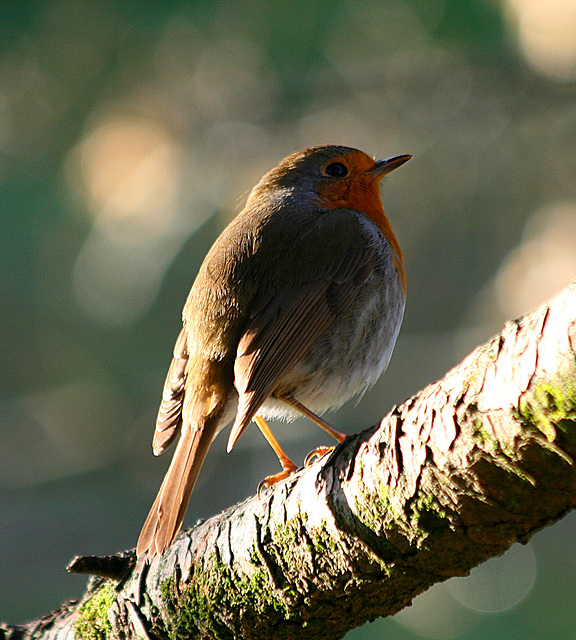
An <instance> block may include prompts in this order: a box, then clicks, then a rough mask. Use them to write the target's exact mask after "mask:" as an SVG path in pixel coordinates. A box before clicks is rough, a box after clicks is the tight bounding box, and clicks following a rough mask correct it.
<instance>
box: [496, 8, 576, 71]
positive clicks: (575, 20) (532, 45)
mask: <svg viewBox="0 0 576 640" xmlns="http://www.w3.org/2000/svg"><path fill="white" fill-rule="evenodd" d="M507 4H508V7H509V11H510V14H511V18H512V22H513V23H514V29H515V31H516V34H517V38H518V41H519V44H520V48H521V51H522V53H523V54H524V56H525V58H526V61H527V62H528V64H529V65H530V66H531V67H533V68H534V69H535V70H536V71H537V72H539V73H541V74H543V75H545V76H547V77H549V78H551V79H553V80H560V81H563V82H570V81H573V80H576V3H574V1H573V0H507Z"/></svg>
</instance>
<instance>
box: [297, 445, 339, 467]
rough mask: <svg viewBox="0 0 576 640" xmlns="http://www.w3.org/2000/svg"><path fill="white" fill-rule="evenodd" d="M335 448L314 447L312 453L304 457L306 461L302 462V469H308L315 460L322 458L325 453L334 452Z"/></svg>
mask: <svg viewBox="0 0 576 640" xmlns="http://www.w3.org/2000/svg"><path fill="white" fill-rule="evenodd" d="M335 448H336V447H316V449H314V451H310V453H309V454H308V455H307V456H306V460H304V468H305V469H308V467H309V466H310V465H311V464H312V463H313V462H314V460H315V458H322V456H325V455H326V454H327V453H331V452H332V451H334V449H335Z"/></svg>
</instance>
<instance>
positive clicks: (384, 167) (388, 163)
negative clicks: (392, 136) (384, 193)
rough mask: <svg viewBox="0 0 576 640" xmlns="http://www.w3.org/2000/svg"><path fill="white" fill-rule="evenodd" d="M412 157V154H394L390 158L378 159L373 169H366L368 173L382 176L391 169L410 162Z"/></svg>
mask: <svg viewBox="0 0 576 640" xmlns="http://www.w3.org/2000/svg"><path fill="white" fill-rule="evenodd" d="M410 158H412V156H409V155H403V156H394V157H393V158H388V160H377V161H376V163H375V164H374V166H373V167H372V169H368V171H366V174H367V175H369V176H378V177H379V178H382V177H384V176H385V175H387V174H389V173H390V172H391V171H394V169H398V167H401V166H402V165H403V164H404V163H405V162H408V160H410Z"/></svg>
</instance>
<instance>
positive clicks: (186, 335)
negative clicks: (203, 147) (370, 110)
mask: <svg viewBox="0 0 576 640" xmlns="http://www.w3.org/2000/svg"><path fill="white" fill-rule="evenodd" d="M411 158H412V156H411V155H398V156H394V157H391V158H388V159H387V160H375V159H374V158H373V157H371V156H370V155H368V154H366V153H364V152H363V151H360V150H358V149H354V148H351V147H345V146H337V145H322V146H315V147H310V148H307V149H304V150H301V151H298V152H296V153H293V154H291V155H289V156H288V157H286V158H285V159H284V160H282V161H281V162H280V163H279V164H278V165H277V166H276V167H275V168H273V169H271V170H270V171H269V172H268V173H266V174H265V175H264V176H263V177H262V178H261V180H260V181H259V182H258V183H257V184H256V186H255V187H254V188H253V189H252V191H251V192H250V194H249V196H248V198H247V201H246V204H245V206H244V208H243V209H242V211H241V212H240V213H239V214H238V215H237V216H236V217H235V218H234V219H233V220H232V222H230V224H229V225H228V226H227V227H226V228H225V229H224V231H223V232H222V233H221V235H220V236H219V237H218V238H217V240H216V241H215V243H214V245H213V246H212V248H211V249H210V251H209V252H208V254H207V255H206V258H205V259H204V261H203V263H202V265H201V267H200V269H199V272H198V275H197V277H196V279H195V281H194V283H193V285H192V288H191V290H190V293H189V295H188V298H187V300H186V303H185V306H184V310H183V313H182V320H183V322H182V330H181V332H180V334H179V336H178V339H177V340H176V344H175V347H174V352H173V359H172V362H171V364H170V367H169V370H168V374H167V377H166V382H165V384H164V389H163V393H162V401H161V404H160V408H159V411H158V418H157V422H156V428H155V432H154V437H153V443H152V446H153V453H154V454H155V455H160V454H161V453H162V452H164V451H165V450H166V449H167V448H168V447H169V446H170V445H171V444H172V442H173V441H174V440H175V439H176V438H177V437H178V442H177V444H176V448H175V451H174V454H173V458H172V461H171V463H170V466H169V468H168V471H167V472H166V475H165V477H164V480H163V482H162V485H161V487H160V490H159V492H158V495H157V497H156V500H155V502H154V503H153V505H152V508H151V509H150V512H149V514H148V517H147V519H146V521H145V523H144V526H143V528H142V531H141V533H140V536H139V539H138V543H137V547H136V554H137V557H138V559H139V562H140V561H144V562H149V561H151V560H153V559H154V558H155V557H157V556H159V555H161V554H162V553H164V552H165V551H166V550H167V549H168V548H169V547H170V545H171V544H172V542H173V540H174V538H175V537H176V535H177V533H178V532H179V530H180V528H181V526H182V521H183V518H184V514H185V511H186V509H187V505H188V502H189V499H190V495H191V492H192V490H193V488H194V485H195V483H196V480H197V478H198V474H199V472H200V468H201V467H202V464H203V462H204V460H205V457H206V454H207V453H208V450H209V448H210V445H211V444H212V442H213V440H214V438H215V437H216V435H217V434H218V433H219V432H220V431H221V430H222V429H223V428H224V427H226V426H227V425H228V424H230V423H232V428H231V431H230V434H229V437H228V444H227V451H228V452H230V451H231V450H232V448H233V447H234V445H235V443H236V442H237V440H238V438H239V437H240V435H241V434H242V432H243V431H244V429H245V428H246V427H247V425H248V424H249V423H250V422H251V421H252V420H254V422H256V424H257V426H258V427H259V428H260V430H261V431H262V433H263V435H264V436H265V438H266V439H267V440H268V442H269V443H270V445H271V446H272V448H273V450H274V451H275V453H276V455H277V456H278V459H279V461H280V463H281V465H282V471H280V472H279V473H277V474H274V475H272V476H269V477H267V478H265V479H264V480H263V481H262V483H261V486H260V488H259V491H258V493H259V494H260V490H261V488H262V487H269V486H272V485H273V484H275V483H276V482H279V481H281V480H282V479H284V478H286V477H287V476H289V475H290V474H291V473H292V472H294V471H295V470H296V468H297V467H296V464H295V463H294V462H292V460H290V458H289V457H288V456H287V455H286V454H285V453H284V451H283V450H282V448H281V446H280V444H279V443H278V441H277V440H276V438H275V437H274V435H273V434H272V432H271V430H270V428H269V426H268V423H267V422H266V420H268V419H286V420H291V419H294V418H296V417H298V416H300V415H304V416H307V417H308V418H310V419H311V420H312V421H313V422H315V423H317V424H318V425H319V426H320V427H322V428H323V429H325V430H326V431H328V433H330V434H331V435H332V436H334V438H335V439H336V440H337V441H338V442H341V441H343V439H344V438H345V434H343V433H341V432H339V431H337V430H336V429H334V428H332V427H331V426H330V425H329V424H328V423H327V422H325V421H324V420H323V418H321V417H320V416H321V415H322V414H324V413H325V412H326V411H328V410H330V411H333V410H336V409H338V408H339V407H340V406H341V405H342V404H344V403H345V402H346V401H347V400H349V399H351V398H352V397H361V395H362V394H363V393H364V392H365V391H366V390H367V389H368V388H369V387H371V386H372V385H373V384H374V383H375V382H376V380H377V379H378V378H379V377H380V375H381V373H382V372H383V371H384V370H385V369H386V368H387V366H388V363H389V361H390V358H391V355H392V350H393V348H394V345H395V342H396V338H397V336H398V333H399V330H400V325H401V323H402V318H403V315H404V307H405V301H406V273H405V267H404V257H403V253H402V249H401V247H400V244H399V242H398V240H397V239H396V236H395V235H394V232H393V230H392V226H391V224H390V221H389V220H388V218H387V216H386V214H385V213H384V209H383V206H382V202H381V198H380V188H379V187H380V181H381V179H382V178H383V177H384V176H386V175H387V174H389V173H390V172H391V171H393V170H394V169H397V168H398V167H400V166H401V165H403V164H404V163H405V162H407V161H408V160H410V159H411ZM326 450H328V448H327V447H319V448H318V449H317V450H315V451H314V452H313V454H317V455H322V454H323V453H325V452H326Z"/></svg>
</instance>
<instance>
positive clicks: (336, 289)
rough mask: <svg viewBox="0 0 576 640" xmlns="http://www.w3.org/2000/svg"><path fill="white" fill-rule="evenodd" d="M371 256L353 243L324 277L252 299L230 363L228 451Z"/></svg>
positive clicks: (347, 299) (346, 299) (360, 277)
mask: <svg viewBox="0 0 576 640" xmlns="http://www.w3.org/2000/svg"><path fill="white" fill-rule="evenodd" d="M374 261H375V253H374V250H373V249H371V248H370V247H367V246H366V245H365V244H363V245H362V246H358V245H356V246H352V247H350V248H349V249H348V251H347V252H346V253H345V254H344V256H343V259H341V260H340V261H339V262H336V263H334V264H333V266H332V269H331V271H332V272H331V273H330V272H328V273H325V274H323V277H322V278H319V279H318V280H315V281H312V282H307V283H303V284H299V285H296V286H293V287H291V288H289V289H287V290H283V291H280V292H276V293H275V292H272V291H270V290H268V291H265V292H263V293H262V294H261V295H260V296H258V297H257V298H256V299H255V300H254V302H253V305H252V308H251V314H250V321H249V324H248V326H247V328H246V330H245V332H244V334H243V335H242V337H241V339H240V342H239V344H238V350H237V354H236V361H235V365H234V383H235V386H236V389H237V391H238V394H239V402H238V411H237V414H236V420H235V422H234V425H233V427H232V431H231V432H230V437H229V440H228V451H230V450H231V449H232V447H233V446H234V444H235V442H236V440H237V439H238V437H239V436H240V434H241V433H242V431H243V430H244V429H245V427H246V425H247V424H248V423H249V422H250V420H251V419H252V418H253V417H254V415H255V414H256V412H257V411H258V409H259V407H260V405H261V404H262V403H263V402H264V401H265V400H266V398H267V397H268V396H269V395H270V394H271V393H272V391H273V390H274V388H275V387H276V386H277V384H278V382H279V381H280V380H281V379H282V377H283V376H284V375H286V373H287V372H288V371H290V370H291V369H292V368H293V367H294V366H295V365H296V364H297V363H298V361H299V360H300V359H301V358H302V357H303V356H304V355H305V354H306V353H307V352H308V350H309V349H310V348H311V347H312V345H313V344H314V343H315V342H316V341H317V340H318V339H319V338H320V337H321V336H322V335H323V334H324V333H325V332H326V331H327V330H328V328H329V327H330V325H331V324H332V323H333V322H334V321H335V320H336V318H337V317H338V316H339V315H340V314H341V313H342V311H343V310H344V309H345V308H346V307H347V306H348V305H349V304H350V303H351V302H352V300H353V299H354V297H355V295H356V293H357V292H358V289H359V287H360V286H361V285H362V283H363V282H364V281H365V280H366V279H367V278H368V277H369V276H370V274H371V273H372V270H373V268H374Z"/></svg>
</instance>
